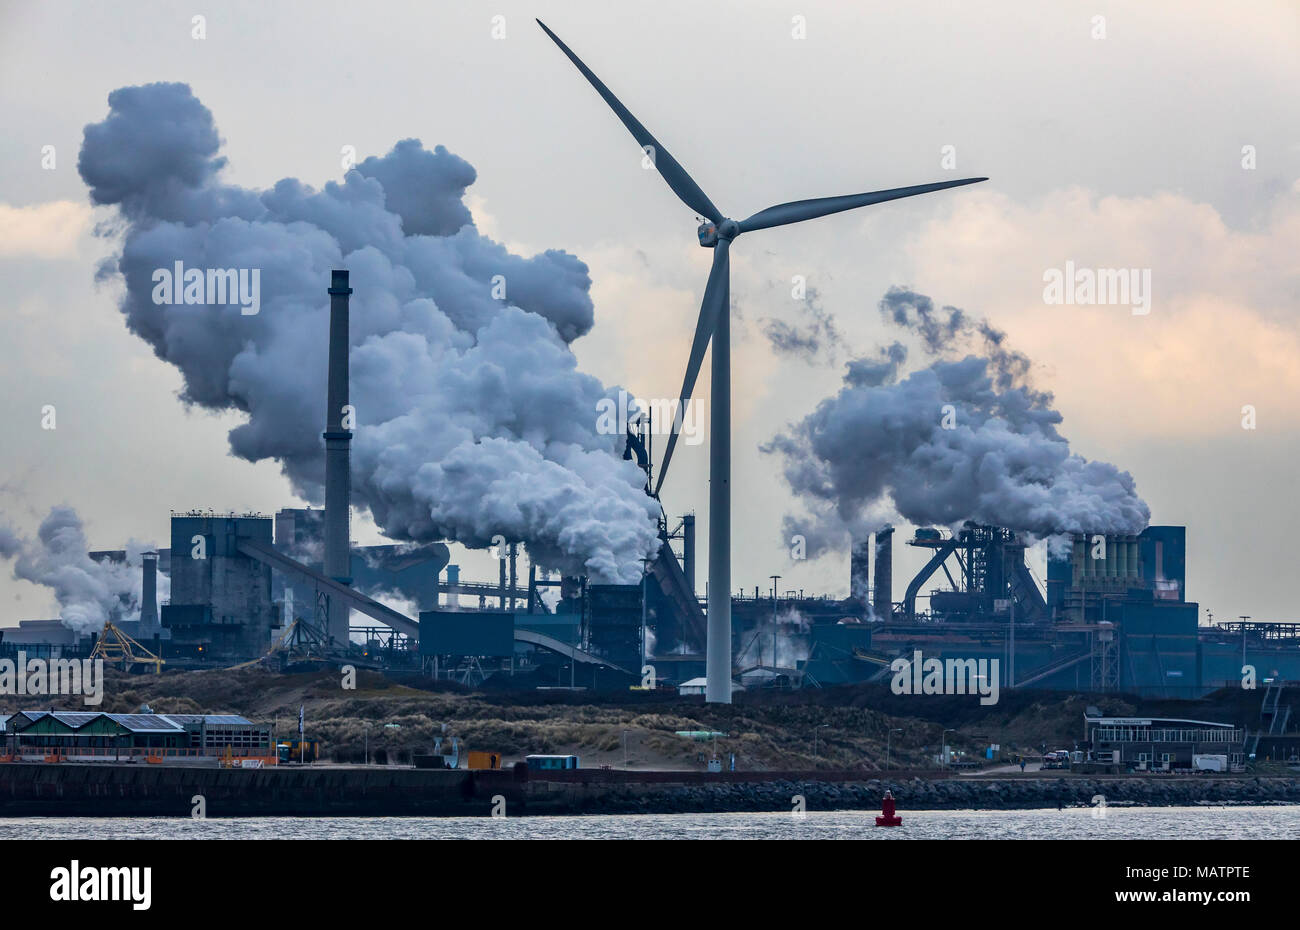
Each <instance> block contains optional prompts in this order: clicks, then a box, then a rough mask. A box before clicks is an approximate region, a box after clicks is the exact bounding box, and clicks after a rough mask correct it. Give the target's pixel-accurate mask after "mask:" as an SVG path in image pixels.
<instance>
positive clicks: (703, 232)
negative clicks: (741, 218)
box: [699, 219, 740, 249]
mask: <svg viewBox="0 0 1300 930" xmlns="http://www.w3.org/2000/svg"><path fill="white" fill-rule="evenodd" d="M699 233H700V245H702V246H704V247H705V248H706V249H712V248H716V247H717V245H718V240H719V239H727V240H731V239H735V238H736V237H737V236H739V235H740V224H739V223H737V222H736V221H735V220H731V219H724V220H723V221H722V222H721V223H720V224H714V223H710V222H709V221H708V220H705V221H704V222H703V223H701V224H700V229H699Z"/></svg>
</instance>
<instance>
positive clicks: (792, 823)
mask: <svg viewBox="0 0 1300 930" xmlns="http://www.w3.org/2000/svg"><path fill="white" fill-rule="evenodd" d="M1093 813H1094V812H1093V811H1090V810H1087V809H1083V808H1073V809H1069V810H1064V811H1055V810H1033V811H920V812H915V813H912V812H908V811H903V812H902V814H903V826H902V827H900V828H896V829H882V828H877V827H876V825H875V814H874V812H863V811H839V812H820V811H819V812H812V811H810V812H808V813H807V815H806V816H805V817H804V818H803V819H798V818H796V817H794V816H792V815H791V814H789V813H771V814H628V815H619V816H599V817H506V818H503V819H498V820H493V819H491V818H486V817H447V818H434V817H365V818H362V817H320V818H294V817H253V818H246V819H245V818H238V819H218V818H210V819H208V820H191V819H188V818H185V819H181V818H165V817H120V818H72V817H69V818H56V817H20V818H13V819H0V840H9V839H204V840H208V839H231V840H244V839H321V840H347V839H412V840H451V839H566V840H567V839H664V840H681V839H699V840H712V839H781V840H801V839H846V840H847V839H870V840H894V841H897V840H907V839H972V840H978V839H1017V838H1033V839H1207V840H1208V839H1295V838H1297V837H1300V806H1292V807H1145V808H1114V807H1112V808H1109V809H1107V811H1106V816H1105V817H1104V818H1097V817H1094V816H1093Z"/></svg>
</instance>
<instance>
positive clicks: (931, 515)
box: [763, 288, 1151, 556]
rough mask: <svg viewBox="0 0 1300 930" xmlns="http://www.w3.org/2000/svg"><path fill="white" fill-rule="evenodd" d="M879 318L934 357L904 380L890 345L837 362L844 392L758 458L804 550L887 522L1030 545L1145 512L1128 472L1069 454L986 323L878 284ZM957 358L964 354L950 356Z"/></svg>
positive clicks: (1132, 529)
mask: <svg viewBox="0 0 1300 930" xmlns="http://www.w3.org/2000/svg"><path fill="white" fill-rule="evenodd" d="M880 310H881V312H882V314H883V315H884V317H885V319H886V320H887V321H888V322H889V323H891V324H892V325H895V326H899V327H902V328H903V329H904V330H906V331H907V332H908V333H909V334H910V335H911V336H912V337H914V338H915V340H916V341H917V342H919V344H920V347H921V350H922V352H923V353H924V354H925V355H928V356H937V358H935V360H934V361H933V362H932V363H931V364H929V365H928V366H927V367H924V368H919V369H917V370H915V371H912V372H911V373H908V374H904V367H905V365H906V362H907V356H908V352H907V347H906V346H905V345H904V344H903V343H901V342H895V343H893V344H892V345H890V346H888V347H885V348H882V349H880V350H879V351H878V352H877V353H876V354H875V355H874V356H866V357H862V358H857V359H854V360H853V361H851V362H849V363H848V366H847V369H848V370H847V373H846V375H845V378H844V386H843V387H842V388H841V389H840V391H839V392H838V393H837V394H836V395H834V396H833V397H829V398H827V399H825V400H823V401H822V402H821V403H820V404H818V405H817V407H816V409H815V410H813V412H812V413H810V414H809V415H808V416H807V417H805V418H804V419H803V420H802V421H800V422H798V423H796V424H794V425H793V426H791V427H790V428H788V429H787V430H786V431H784V432H783V433H781V434H779V435H778V436H776V437H775V438H774V439H772V440H771V441H770V442H769V443H767V444H766V445H765V446H764V447H763V449H764V451H765V452H769V453H773V454H778V455H779V456H780V457H781V459H782V462H783V471H784V475H785V478H786V480H787V482H788V483H789V484H790V486H791V488H792V489H793V490H794V491H795V492H796V494H797V495H798V496H799V498H800V500H801V501H802V502H803V503H804V504H805V505H806V506H807V508H808V513H807V514H806V515H802V516H799V515H791V516H787V517H786V519H785V526H784V530H785V535H786V537H787V538H789V537H790V536H793V535H796V534H798V535H802V536H804V537H805V539H806V540H807V545H808V554H809V555H810V556H815V555H818V554H820V553H821V552H825V551H827V549H829V548H831V547H842V545H843V543H844V540H845V539H846V538H849V537H859V538H865V535H866V533H868V532H870V531H872V530H875V529H876V528H877V527H879V526H880V524H881V523H882V522H884V521H885V520H887V519H888V518H889V517H890V516H891V515H892V514H894V513H897V514H898V515H899V516H902V517H903V518H904V519H906V520H908V521H910V522H912V523H914V524H918V525H927V524H937V525H943V526H948V527H957V526H959V525H960V524H962V523H963V522H965V521H967V520H973V521H975V522H976V523H982V524H990V525H997V526H1005V527H1009V528H1010V529H1012V530H1015V531H1016V532H1018V533H1021V534H1023V535H1025V536H1026V537H1027V538H1029V539H1030V540H1033V539H1041V538H1046V537H1052V536H1055V535H1057V534H1065V533H1078V532H1097V533H1124V534H1129V533H1138V532H1141V531H1142V529H1144V528H1145V527H1146V525H1147V523H1148V521H1149V520H1150V515H1151V513H1150V509H1149V508H1148V507H1147V505H1146V503H1145V502H1143V500H1142V499H1141V498H1140V497H1139V496H1138V494H1137V488H1136V484H1135V482H1134V480H1133V477H1132V476H1131V475H1130V474H1129V473H1128V472H1125V471H1121V470H1120V469H1118V468H1116V467H1115V466H1114V465H1111V464H1108V463H1106V462H1096V461H1089V460H1087V459H1085V458H1084V457H1082V456H1080V455H1078V454H1077V453H1074V452H1071V451H1070V445H1069V442H1068V441H1067V440H1066V439H1065V437H1063V436H1062V435H1061V434H1060V432H1059V431H1058V429H1057V427H1058V426H1059V425H1060V423H1061V421H1062V417H1061V414H1060V413H1059V412H1058V411H1057V410H1056V409H1055V408H1054V407H1053V398H1052V395H1051V394H1050V393H1047V392H1044V391H1039V390H1035V389H1034V388H1033V387H1032V386H1031V385H1030V383H1029V372H1030V367H1031V365H1030V361H1029V359H1028V358H1027V357H1025V356H1024V355H1023V354H1021V353H1019V352H1015V351H1013V350H1011V349H1010V348H1008V346H1007V344H1006V336H1005V334H1004V333H1002V332H1001V331H999V330H997V329H995V328H993V327H992V326H990V325H989V324H988V322H987V321H985V320H982V319H978V318H975V317H972V316H970V315H968V314H966V313H964V312H963V311H961V310H959V309H957V308H955V307H943V308H935V306H934V304H933V302H932V301H931V300H930V298H928V297H926V296H924V295H921V294H916V293H914V292H912V291H907V290H903V289H900V288H891V289H890V290H889V291H888V292H887V293H886V294H885V296H884V299H882V300H881V302H880ZM963 353H965V354H963Z"/></svg>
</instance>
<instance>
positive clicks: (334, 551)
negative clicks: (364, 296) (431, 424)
mask: <svg viewBox="0 0 1300 930" xmlns="http://www.w3.org/2000/svg"><path fill="white" fill-rule="evenodd" d="M351 293H352V288H350V287H348V273H347V272H346V271H342V270H339V269H335V270H334V271H332V272H331V273H330V288H329V295H330V352H329V387H328V389H327V392H326V394H327V404H326V409H325V574H326V575H328V576H329V577H331V578H333V579H334V580H335V581H337V582H339V583H340V584H345V585H350V584H352V543H351V540H350V538H349V536H350V533H349V530H350V523H351V520H350V513H349V511H350V509H351V505H352V469H351V463H350V452H349V447H350V444H351V442H352V431H351V429H350V428H345V427H344V422H345V418H346V413H347V411H345V410H344V408H345V407H346V406H347V405H348V296H349V295H350V294H351ZM346 419H347V422H348V425H349V427H350V426H351V418H346ZM348 614H349V610H348V606H347V605H346V604H344V603H343V602H342V601H341V600H339V599H338V598H331V599H330V611H329V629H328V633H329V635H330V636H331V637H332V638H333V639H334V641H335V642H336V643H339V644H340V645H346V644H347V642H348Z"/></svg>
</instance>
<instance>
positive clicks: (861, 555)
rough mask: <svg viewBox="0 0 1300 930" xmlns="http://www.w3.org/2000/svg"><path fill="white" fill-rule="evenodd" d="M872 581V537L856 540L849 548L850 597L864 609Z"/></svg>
mask: <svg viewBox="0 0 1300 930" xmlns="http://www.w3.org/2000/svg"><path fill="white" fill-rule="evenodd" d="M870 582H871V537H870V536H868V537H867V538H866V539H862V540H854V542H853V548H852V549H851V550H849V597H850V598H852V599H853V600H855V601H857V602H858V603H859V604H860V605H861V608H862V609H863V610H865V609H866V606H867V591H868V590H869V588H870Z"/></svg>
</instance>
